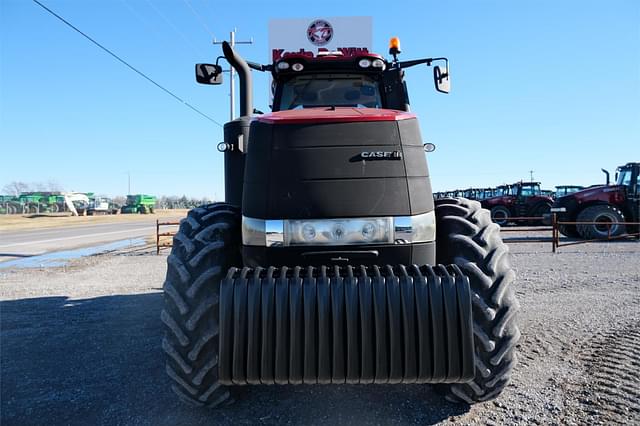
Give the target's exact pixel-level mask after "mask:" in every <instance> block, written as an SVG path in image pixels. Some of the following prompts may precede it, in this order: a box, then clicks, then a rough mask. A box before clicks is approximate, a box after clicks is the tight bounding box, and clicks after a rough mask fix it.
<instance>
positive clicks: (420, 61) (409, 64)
mask: <svg viewBox="0 0 640 426" xmlns="http://www.w3.org/2000/svg"><path fill="white" fill-rule="evenodd" d="M431 62H433V59H432V58H425V59H414V60H412V61H400V62H399V63H398V64H399V65H400V68H409V67H412V66H414V65H420V64H427V66H428V67H430V66H431Z"/></svg>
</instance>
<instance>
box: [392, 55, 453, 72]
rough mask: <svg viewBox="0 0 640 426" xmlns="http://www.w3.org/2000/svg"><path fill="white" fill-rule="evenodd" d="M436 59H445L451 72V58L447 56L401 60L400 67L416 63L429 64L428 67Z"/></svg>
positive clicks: (407, 66)
mask: <svg viewBox="0 0 640 426" xmlns="http://www.w3.org/2000/svg"><path fill="white" fill-rule="evenodd" d="M435 61H444V62H445V63H446V67H447V73H449V59H447V58H424V59H414V60H412V61H402V62H399V63H398V65H399V66H400V68H409V67H412V66H414V65H420V64H427V66H428V67H430V66H431V63H432V62H435Z"/></svg>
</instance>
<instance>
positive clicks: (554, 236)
mask: <svg viewBox="0 0 640 426" xmlns="http://www.w3.org/2000/svg"><path fill="white" fill-rule="evenodd" d="M508 220H509V222H523V221H526V222H530V221H541V222H542V221H544V218H543V217H510V218H509V219H508ZM639 224H640V222H615V223H614V222H584V221H583V222H561V221H558V217H557V215H556V214H555V213H552V214H551V226H548V225H546V226H544V225H543V226H532V227H529V228H522V227H518V228H505V227H503V226H501V227H500V232H501V233H502V232H544V231H547V232H548V231H551V236H550V237H539V238H517V237H516V238H513V239H511V238H510V239H505V240H504V242H505V243H507V244H513V243H551V251H552V252H553V253H556V252H557V251H558V248H560V247H568V246H573V245H578V244H586V243H595V242H603V241H612V240H621V239H628V238H633V237H636V238H637V239H638V240H640V232H635V233H624V234H622V235H611V229H612V228H613V227H614V226H621V225H624V226H627V225H639ZM567 225H568V226H576V225H600V226H606V227H607V237H606V238H604V237H603V238H594V239H588V240H583V239H580V240H572V241H569V242H566V243H561V242H560V227H561V226H567Z"/></svg>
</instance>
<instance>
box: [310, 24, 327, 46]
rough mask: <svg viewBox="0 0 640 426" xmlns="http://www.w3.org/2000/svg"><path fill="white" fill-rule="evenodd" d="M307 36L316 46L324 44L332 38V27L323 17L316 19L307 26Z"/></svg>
mask: <svg viewBox="0 0 640 426" xmlns="http://www.w3.org/2000/svg"><path fill="white" fill-rule="evenodd" d="M307 38H308V39H309V41H310V42H311V43H312V44H314V45H316V46H324V45H325V44H327V43H329V42H330V41H331V39H332V38H333V27H332V26H331V24H330V23H328V22H327V21H325V20H324V19H317V20H315V21H313V22H312V23H311V24H310V25H309V28H307Z"/></svg>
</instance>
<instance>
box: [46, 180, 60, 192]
mask: <svg viewBox="0 0 640 426" xmlns="http://www.w3.org/2000/svg"><path fill="white" fill-rule="evenodd" d="M47 190H49V191H51V192H62V185H60V182H58V181H57V180H55V179H49V180H48V181H47Z"/></svg>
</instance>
